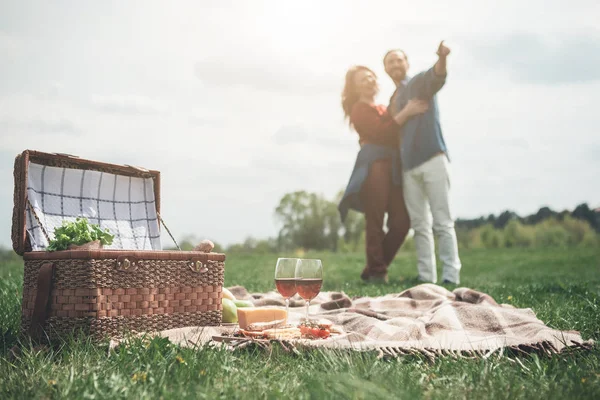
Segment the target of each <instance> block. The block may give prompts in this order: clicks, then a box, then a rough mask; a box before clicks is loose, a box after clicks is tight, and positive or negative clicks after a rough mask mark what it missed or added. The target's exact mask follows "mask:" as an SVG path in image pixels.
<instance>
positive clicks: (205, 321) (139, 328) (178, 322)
mask: <svg viewBox="0 0 600 400" xmlns="http://www.w3.org/2000/svg"><path fill="white" fill-rule="evenodd" d="M30 323H31V319H30V318H28V317H22V319H21V332H22V333H23V334H24V335H26V334H27V331H28V330H29V325H30ZM220 324H221V311H207V312H195V313H179V314H157V315H140V316H134V317H114V318H108V317H107V318H92V317H83V318H69V317H50V318H48V320H47V324H46V327H45V329H44V330H45V332H46V335H47V336H45V337H44V339H49V340H50V341H53V340H55V339H58V338H61V337H65V336H68V335H70V334H72V333H76V332H78V331H82V332H84V333H86V334H88V335H90V336H91V337H92V338H94V339H103V338H107V337H108V338H118V337H122V336H123V335H124V334H126V333H127V332H158V331H162V330H167V329H173V328H183V327H186V326H219V325H220Z"/></svg>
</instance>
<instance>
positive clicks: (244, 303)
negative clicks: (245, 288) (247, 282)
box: [234, 300, 254, 308]
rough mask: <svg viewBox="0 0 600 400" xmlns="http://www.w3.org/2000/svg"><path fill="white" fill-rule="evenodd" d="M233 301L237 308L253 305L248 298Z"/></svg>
mask: <svg viewBox="0 0 600 400" xmlns="http://www.w3.org/2000/svg"><path fill="white" fill-rule="evenodd" d="M234 303H235V306H236V307H237V308H243V307H254V304H252V302H251V301H248V300H235V301H234Z"/></svg>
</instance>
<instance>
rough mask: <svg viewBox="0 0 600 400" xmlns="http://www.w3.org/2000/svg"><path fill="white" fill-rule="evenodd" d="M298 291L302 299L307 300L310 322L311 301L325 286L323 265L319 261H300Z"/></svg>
mask: <svg viewBox="0 0 600 400" xmlns="http://www.w3.org/2000/svg"><path fill="white" fill-rule="evenodd" d="M295 277H296V290H297V291H298V294H299V295H300V297H302V298H303V299H304V300H306V317H305V319H306V320H307V321H308V320H309V315H308V309H309V308H310V301H311V300H312V299H314V298H315V297H317V295H318V294H319V292H320V291H321V286H322V285H323V264H322V263H321V260H318V259H305V258H301V259H300V260H298V265H297V266H296V273H295Z"/></svg>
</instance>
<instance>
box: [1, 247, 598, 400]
mask: <svg viewBox="0 0 600 400" xmlns="http://www.w3.org/2000/svg"><path fill="white" fill-rule="evenodd" d="M310 256H319V257H321V258H322V260H323V264H324V268H325V282H324V290H344V291H345V292H346V293H348V294H349V295H351V296H355V295H369V296H375V295H380V294H385V293H390V292H399V291H401V290H403V289H406V288H408V287H411V286H413V285H414V284H415V283H416V282H415V275H416V267H415V261H416V260H415V257H414V255H413V254H411V253H409V252H402V253H401V254H400V255H399V256H398V258H397V260H396V261H395V264H394V265H393V267H392V268H391V272H390V284H389V285H374V284H363V283H362V282H361V281H360V279H359V277H358V276H359V273H360V271H361V269H362V263H363V256H362V255H361V254H357V255H354V254H350V255H347V254H339V255H336V254H318V255H316V254H308V255H306V257H310ZM461 257H462V260H463V273H462V285H464V286H468V287H471V288H474V289H477V290H481V291H485V292H487V293H489V294H490V295H492V296H493V297H494V298H495V299H496V300H498V301H499V302H504V303H511V304H513V305H515V306H517V307H530V308H532V309H533V310H534V311H535V312H536V313H537V315H538V318H540V319H541V320H543V321H544V322H546V323H547V324H548V325H549V326H551V327H553V328H558V329H575V330H579V331H581V333H582V335H583V337H584V338H585V339H588V338H592V339H594V340H596V341H598V340H600V316H599V315H600V250H597V249H569V250H565V249H550V250H535V251H534V250H517V249H514V250H505V249H504V250H481V251H469V252H466V251H465V252H463V253H462V254H461ZM275 259H276V257H275V256H271V255H234V254H231V255H229V256H228V260H227V263H226V273H225V282H226V285H227V286H232V285H236V284H240V285H244V286H246V287H247V288H248V289H249V290H251V291H265V290H271V289H273V280H272V278H273V276H272V275H273V270H274V267H275ZM21 285H22V263H21V262H19V261H0V334H2V343H1V347H0V351H1V353H0V398H1V399H9V398H23V399H30V398H48V399H50V398H134V399H140V398H161V397H162V398H165V399H167V398H176V399H180V398H209V399H212V398H281V397H290V398H315V399H316V398H319V399H321V398H332V399H333V398H335V399H337V398H364V399H367V398H369V399H370V398H427V399H429V398H435V399H437V398H439V399H446V398H457V399H462V398H469V399H471V398H483V399H488V398H501V399H513V398H526V399H531V398H544V399H546V398H556V399H559V398H560V399H562V398H577V399H584V398H589V399H592V398H596V399H597V398H600V346H596V347H595V348H594V349H593V350H592V351H589V352H583V351H573V352H567V353H566V354H563V355H561V356H558V357H557V356H555V357H552V358H542V357H538V356H536V355H530V356H524V357H519V361H520V363H515V362H511V361H510V360H508V359H505V358H504V359H499V360H498V359H492V360H459V361H457V360H454V359H450V358H441V359H438V360H437V361H436V362H435V363H433V364H432V363H429V362H428V361H427V360H426V359H425V358H420V357H415V356H411V357H404V358H400V359H397V360H377V358H376V355H375V354H371V353H367V354H359V353H341V352H332V351H321V350H314V351H309V352H306V353H304V354H302V355H301V356H294V355H290V354H287V353H285V352H284V351H283V350H281V349H279V348H275V349H274V350H273V351H272V352H266V351H259V350H248V351H242V352H236V353H231V352H227V351H223V350H216V349H209V348H198V349H189V348H187V349H183V348H178V347H177V346H174V345H171V344H170V343H168V342H167V341H165V340H163V339H154V340H152V341H151V342H150V343H149V344H148V343H145V342H143V341H137V342H135V343H134V344H133V345H132V346H130V347H127V348H121V349H119V350H117V351H112V352H109V351H108V350H107V346H105V345H93V344H91V343H90V342H89V341H87V340H85V339H83V340H78V341H75V340H69V341H66V342H65V343H63V344H62V345H61V346H57V347H54V348H45V349H41V350H36V349H33V348H31V347H30V346H23V347H22V349H23V354H22V355H21V357H20V358H19V359H17V360H14V359H11V358H10V357H9V355H8V351H9V349H10V348H11V347H12V346H13V345H15V344H16V343H17V336H16V335H17V331H18V326H19V313H20V302H21V298H20V296H21ZM450 288H452V287H450Z"/></svg>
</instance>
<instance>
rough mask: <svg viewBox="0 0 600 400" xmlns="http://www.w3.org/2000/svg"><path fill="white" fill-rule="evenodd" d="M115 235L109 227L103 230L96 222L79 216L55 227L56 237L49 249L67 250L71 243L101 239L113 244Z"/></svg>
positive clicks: (78, 243) (77, 243)
mask: <svg viewBox="0 0 600 400" xmlns="http://www.w3.org/2000/svg"><path fill="white" fill-rule="evenodd" d="M113 239H114V236H113V235H111V234H110V232H109V231H108V229H105V230H102V229H101V228H100V226H98V225H96V224H90V223H89V222H88V220H87V219H86V218H77V219H76V220H75V221H74V222H68V221H63V224H62V226H59V227H58V228H56V229H54V239H52V240H51V241H50V244H49V245H48V249H47V250H48V251H58V250H66V249H67V247H68V246H69V245H70V244H74V245H78V246H79V245H82V244H85V243H88V242H93V241H95V240H100V242H101V243H102V244H103V245H110V244H112V242H113Z"/></svg>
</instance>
